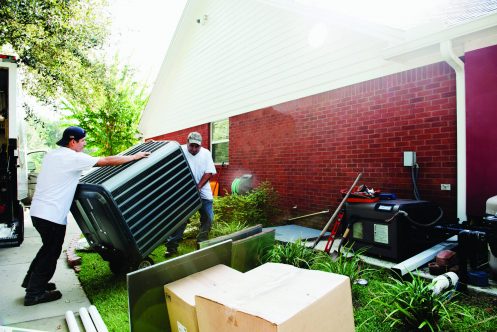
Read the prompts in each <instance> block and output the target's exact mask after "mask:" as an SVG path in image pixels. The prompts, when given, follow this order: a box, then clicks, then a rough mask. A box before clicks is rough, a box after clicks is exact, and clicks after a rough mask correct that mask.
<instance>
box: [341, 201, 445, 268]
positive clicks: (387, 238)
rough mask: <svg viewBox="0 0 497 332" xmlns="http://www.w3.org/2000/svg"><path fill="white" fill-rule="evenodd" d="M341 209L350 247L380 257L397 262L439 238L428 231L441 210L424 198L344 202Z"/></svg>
mask: <svg viewBox="0 0 497 332" xmlns="http://www.w3.org/2000/svg"><path fill="white" fill-rule="evenodd" d="M345 210H346V223H347V224H348V225H349V227H350V228H351V234H350V239H349V242H352V243H353V246H354V249H359V248H364V249H365V250H366V253H368V254H371V255H375V256H378V257H381V258H384V259H388V260H392V261H394V262H400V261H403V260H405V259H407V258H409V257H412V256H413V255H415V254H417V253H419V252H421V251H423V250H425V249H427V248H429V247H431V246H433V245H434V244H436V243H437V242H439V241H441V240H443V237H441V236H440V234H434V233H433V232H430V231H429V228H431V227H429V226H432V225H433V224H435V223H437V222H438V221H440V219H441V217H442V215H443V212H442V210H441V209H440V208H439V207H438V206H437V205H435V204H433V203H430V202H428V201H418V200H403V199H398V200H385V201H379V202H376V203H347V204H346V208H345Z"/></svg>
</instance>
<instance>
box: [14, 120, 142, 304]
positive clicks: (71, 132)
mask: <svg viewBox="0 0 497 332" xmlns="http://www.w3.org/2000/svg"><path fill="white" fill-rule="evenodd" d="M85 136H86V131H85V130H84V129H83V128H80V127H68V128H66V130H64V134H63V135H62V138H61V139H60V140H59V141H58V142H57V145H59V146H60V147H59V148H58V149H55V150H52V151H50V152H48V153H47V154H46V155H45V158H43V163H42V166H41V171H40V174H39V175H38V180H37V183H36V189H35V193H34V196H33V201H32V202H31V209H30V214H31V220H32V221H33V226H34V227H35V228H36V230H37V231H38V233H40V236H41V241H42V246H41V248H40V250H39V251H38V253H37V254H36V257H35V258H34V259H33V261H32V263H31V265H30V266H29V269H28V272H27V273H26V277H25V278H24V281H23V282H22V287H24V288H26V296H25V297H24V305H26V306H30V305H35V304H38V303H44V302H51V301H55V300H58V299H60V298H61V297H62V294H61V293H60V292H59V291H58V290H56V286H55V284H54V283H51V282H49V281H50V279H52V277H53V275H54V273H55V268H56V266H57V259H58V258H59V256H60V253H61V251H62V244H63V243H64V236H65V233H66V225H67V214H68V213H69V209H70V207H71V203H72V201H73V198H74V193H75V192H76V187H77V185H78V181H79V178H80V176H81V174H82V172H83V171H85V170H89V169H90V168H92V167H93V166H117V165H121V164H125V163H128V162H131V161H134V160H138V159H141V158H143V157H147V156H148V155H149V154H150V153H149V152H138V153H136V154H134V155H131V156H110V157H92V156H89V155H87V154H85V153H82V151H83V148H84V147H85V145H86V139H85Z"/></svg>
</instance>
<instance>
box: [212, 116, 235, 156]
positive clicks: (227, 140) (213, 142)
mask: <svg viewBox="0 0 497 332" xmlns="http://www.w3.org/2000/svg"><path fill="white" fill-rule="evenodd" d="M223 121H228V138H227V139H221V140H214V138H213V136H212V133H213V128H214V124H215V123H219V122H223ZM229 130H230V119H229V118H225V119H221V120H218V121H212V122H211V123H210V124H209V136H210V137H209V138H210V139H209V142H210V151H211V153H213V152H214V149H213V145H215V144H220V143H228V160H227V161H225V162H224V165H229V163H230V162H229V159H230V158H229V142H230V131H229ZM212 159H214V155H212ZM213 161H214V160H213ZM222 164H223V162H216V161H214V165H216V166H219V165H222Z"/></svg>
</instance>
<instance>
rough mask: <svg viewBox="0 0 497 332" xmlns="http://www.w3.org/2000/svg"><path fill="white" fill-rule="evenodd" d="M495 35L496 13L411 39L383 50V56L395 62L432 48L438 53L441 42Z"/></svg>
mask: <svg viewBox="0 0 497 332" xmlns="http://www.w3.org/2000/svg"><path fill="white" fill-rule="evenodd" d="M495 33H497V13H493V14H489V15H487V16H484V17H481V18H479V19H476V20H474V21H471V22H468V23H464V24H461V25H457V26H454V27H451V28H448V29H444V30H441V31H436V32H433V33H430V34H427V35H422V36H419V37H417V38H412V39H410V40H408V41H406V42H403V43H401V44H398V45H396V46H392V47H389V48H387V49H385V50H384V52H383V56H384V58H385V59H386V60H396V59H397V58H402V57H403V56H405V55H407V54H411V53H413V52H419V50H423V49H426V50H427V51H429V50H430V49H431V48H433V47H434V46H435V47H436V49H437V51H438V48H439V46H438V45H439V44H440V42H441V41H445V40H453V41H456V42H457V40H458V39H461V40H464V39H465V38H466V37H470V36H471V35H481V34H488V35H493V34H495ZM484 46H489V45H482V47H484ZM459 55H462V54H459Z"/></svg>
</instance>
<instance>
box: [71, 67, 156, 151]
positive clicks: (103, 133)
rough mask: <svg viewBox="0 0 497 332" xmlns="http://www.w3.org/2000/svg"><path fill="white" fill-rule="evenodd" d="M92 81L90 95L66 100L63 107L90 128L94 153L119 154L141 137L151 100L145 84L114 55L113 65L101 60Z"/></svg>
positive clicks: (83, 125) (88, 129)
mask: <svg viewBox="0 0 497 332" xmlns="http://www.w3.org/2000/svg"><path fill="white" fill-rule="evenodd" d="M94 70H96V72H97V73H99V74H98V75H97V76H96V77H98V79H96V80H95V81H94V82H92V83H91V86H90V90H91V93H90V95H89V97H90V98H88V99H87V98H78V99H73V100H72V101H67V102H65V103H64V108H65V109H66V110H68V111H69V112H70V113H71V115H69V119H74V120H76V121H77V122H78V125H79V126H81V127H83V128H85V129H86V130H87V131H88V136H87V138H86V141H87V142H88V145H87V147H88V148H89V149H90V150H93V154H95V155H100V156H102V155H114V154H117V153H119V152H121V151H123V150H125V149H127V148H128V147H130V146H131V145H133V144H135V143H137V142H138V140H139V136H138V135H139V132H138V123H139V121H140V116H141V112H142V110H143V109H144V108H145V105H146V103H147V101H148V97H147V96H146V93H145V86H143V85H140V84H138V83H136V82H134V80H133V73H132V71H131V70H130V68H129V67H127V66H125V67H124V68H122V69H121V68H120V67H119V62H118V60H117V58H115V60H114V63H113V64H112V65H111V66H107V65H105V64H100V65H99V66H95V67H94Z"/></svg>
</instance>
